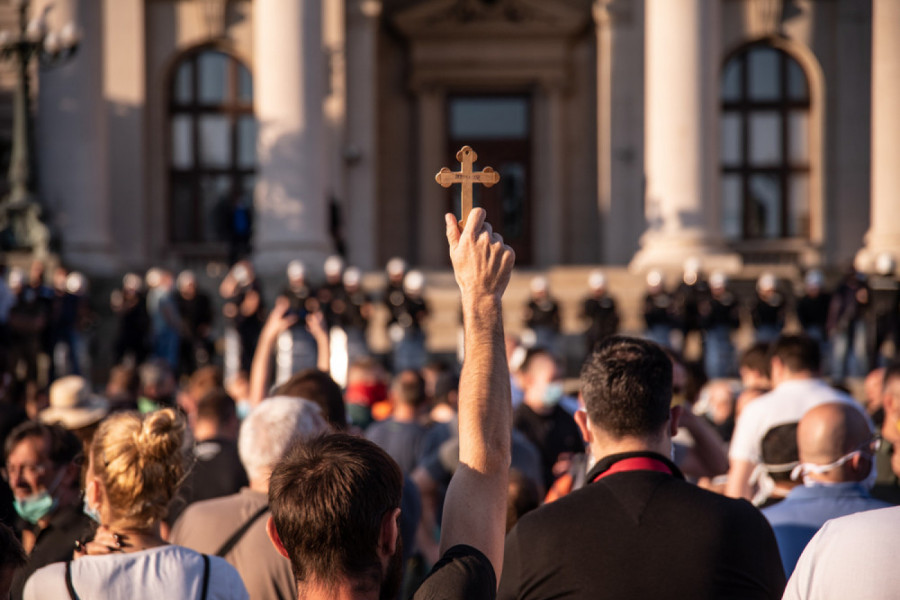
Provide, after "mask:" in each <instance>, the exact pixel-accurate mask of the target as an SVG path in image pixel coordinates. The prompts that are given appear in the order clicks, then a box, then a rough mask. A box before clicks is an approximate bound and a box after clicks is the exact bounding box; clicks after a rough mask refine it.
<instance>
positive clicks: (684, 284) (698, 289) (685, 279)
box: [675, 258, 709, 353]
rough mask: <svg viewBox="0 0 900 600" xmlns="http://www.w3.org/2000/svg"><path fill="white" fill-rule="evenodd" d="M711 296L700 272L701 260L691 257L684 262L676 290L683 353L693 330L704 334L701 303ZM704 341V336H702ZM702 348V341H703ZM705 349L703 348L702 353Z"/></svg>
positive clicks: (676, 306)
mask: <svg viewBox="0 0 900 600" xmlns="http://www.w3.org/2000/svg"><path fill="white" fill-rule="evenodd" d="M708 297H709V286H708V285H707V283H706V281H704V279H703V275H702V273H701V272H700V261H699V260H698V259H696V258H689V259H688V260H686V261H685V263H684V274H683V276H682V280H681V283H680V284H678V289H676V290H675V314H676V316H677V318H678V325H679V327H680V329H681V347H680V348H679V350H680V351H681V352H682V353H683V352H684V351H685V349H686V348H687V345H688V337H689V336H690V335H691V333H692V332H696V333H697V334H698V335H701V334H702V327H701V323H700V304H701V303H703V302H705V301H706V300H707V298H708ZM701 342H702V337H701ZM701 348H702V343H701ZM702 352H703V350H701V353H702Z"/></svg>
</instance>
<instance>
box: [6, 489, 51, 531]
mask: <svg viewBox="0 0 900 600" xmlns="http://www.w3.org/2000/svg"><path fill="white" fill-rule="evenodd" d="M56 504H57V501H56V499H55V498H54V497H53V496H51V495H50V492H48V491H47V490H44V491H43V492H38V493H37V494H32V495H30V496H27V497H25V498H16V499H15V500H14V501H13V508H15V509H16V513H17V514H18V515H19V516H20V517H22V518H23V519H25V520H26V521H28V522H29V523H31V524H32V525H34V524H35V523H37V522H38V521H40V520H41V519H42V518H44V517H45V516H46V515H47V513H49V512H50V511H52V510H53V509H54V508H56Z"/></svg>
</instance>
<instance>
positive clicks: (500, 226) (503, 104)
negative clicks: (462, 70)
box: [447, 94, 532, 265]
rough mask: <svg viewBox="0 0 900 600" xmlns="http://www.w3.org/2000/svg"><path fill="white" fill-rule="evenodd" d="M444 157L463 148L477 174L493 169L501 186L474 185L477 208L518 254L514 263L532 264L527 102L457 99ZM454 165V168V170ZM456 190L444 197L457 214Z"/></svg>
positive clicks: (497, 97) (453, 100)
mask: <svg viewBox="0 0 900 600" xmlns="http://www.w3.org/2000/svg"><path fill="white" fill-rule="evenodd" d="M448 112H449V119H448V121H449V122H448V127H447V131H448V136H447V140H448V147H447V156H451V157H455V156H456V153H457V152H458V151H459V149H460V148H462V147H463V146H465V145H468V146H471V147H472V148H473V149H474V150H475V152H476V154H478V160H477V161H476V163H475V165H474V169H475V170H476V171H480V170H481V169H483V168H484V167H487V166H490V167H493V168H494V170H496V171H497V172H498V173H500V183H498V184H497V185H495V186H493V187H491V188H485V187H484V186H482V185H475V186H474V190H473V200H474V205H475V206H480V207H482V208H484V209H485V211H487V219H488V221H489V222H490V223H491V225H492V226H493V228H494V230H495V231H497V232H498V233H500V235H502V236H503V239H504V241H505V242H506V243H507V244H509V245H510V246H511V247H512V249H513V250H515V252H516V264H517V265H528V264H531V257H532V247H531V244H532V241H531V212H532V211H531V102H530V98H529V97H528V96H525V95H515V96H510V95H483V94H481V95H457V96H450V97H449V102H448ZM458 169H459V165H454V166H453V170H458ZM459 194H460V192H459V186H451V188H450V191H448V194H447V198H448V200H447V202H448V210H452V211H453V212H454V213H455V214H456V215H459V210H460V207H459V203H460V200H459Z"/></svg>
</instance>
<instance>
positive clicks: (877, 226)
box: [856, 0, 900, 271]
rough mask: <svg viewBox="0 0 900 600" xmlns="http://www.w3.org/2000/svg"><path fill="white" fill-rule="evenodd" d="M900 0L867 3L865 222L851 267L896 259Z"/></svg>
mask: <svg viewBox="0 0 900 600" xmlns="http://www.w3.org/2000/svg"><path fill="white" fill-rule="evenodd" d="M898 24H900V2H897V1H896V0H873V2H872V191H871V194H872V197H871V200H870V202H871V209H870V210H871V214H870V219H871V221H870V222H871V225H870V227H869V231H868V233H866V237H865V247H863V249H862V250H860V251H859V253H858V254H857V257H856V263H857V268H860V269H862V270H866V271H872V270H874V266H875V259H876V258H877V257H878V255H879V254H881V253H882V252H890V253H891V254H893V256H894V260H895V261H896V262H898V263H900V169H898V167H897V166H898V158H900V111H898V107H900V38H898V36H897V25H898Z"/></svg>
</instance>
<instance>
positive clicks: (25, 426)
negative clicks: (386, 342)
mask: <svg viewBox="0 0 900 600" xmlns="http://www.w3.org/2000/svg"><path fill="white" fill-rule="evenodd" d="M28 438H38V439H42V440H44V441H45V442H46V446H45V448H46V455H47V458H48V459H50V462H52V463H53V464H54V465H56V466H62V465H66V464H68V463H70V462H72V461H73V460H75V458H76V457H78V456H80V455H81V453H82V450H83V448H82V445H81V442H80V441H79V440H78V438H77V437H76V436H75V435H74V434H73V433H72V432H71V431H69V430H68V429H66V428H64V427H63V426H61V425H57V424H55V423H54V424H52V425H47V424H44V423H41V422H38V421H25V422H24V423H22V424H21V425H19V426H18V427H16V428H15V429H13V430H12V431H11V432H9V435H8V436H7V437H6V445H5V448H4V450H5V455H6V457H7V458H8V457H9V455H10V453H11V452H12V450H13V449H14V448H15V447H16V446H17V445H18V444H19V443H20V442H22V441H23V440H25V439H28Z"/></svg>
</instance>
